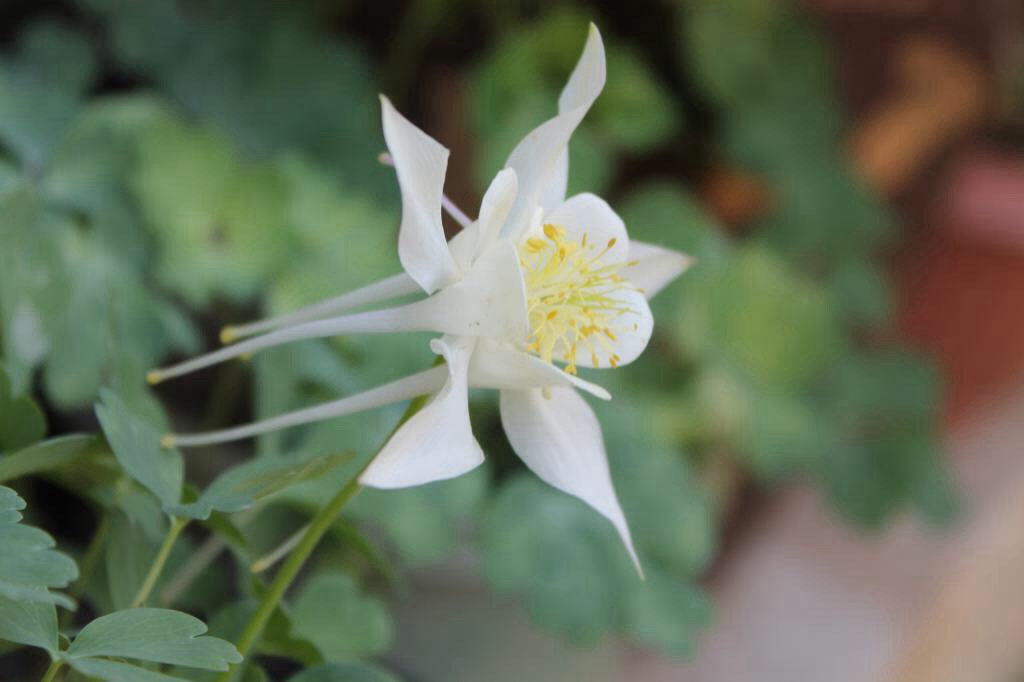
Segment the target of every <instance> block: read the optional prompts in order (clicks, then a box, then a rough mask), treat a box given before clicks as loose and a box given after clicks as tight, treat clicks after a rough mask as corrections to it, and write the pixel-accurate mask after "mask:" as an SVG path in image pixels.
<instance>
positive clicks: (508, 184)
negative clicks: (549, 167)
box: [476, 168, 519, 254]
mask: <svg viewBox="0 0 1024 682" xmlns="http://www.w3.org/2000/svg"><path fill="white" fill-rule="evenodd" d="M518 191H519V181H518V178H517V176H516V172H515V171H514V170H512V169H511V168H505V169H503V170H501V171H498V174H497V175H495V176H494V180H492V181H491V185H490V187H488V188H487V192H486V193H485V194H484V198H483V201H482V202H480V217H479V218H477V222H479V224H480V234H479V237H478V241H477V247H476V252H477V253H478V254H480V253H483V252H484V251H486V250H487V249H488V248H490V246H491V244H493V243H494V240H495V239H497V238H498V234H499V233H500V232H501V228H502V226H503V225H504V224H505V219H506V218H507V217H508V214H509V211H510V210H512V204H513V203H514V202H515V200H516V193H517V192H518Z"/></svg>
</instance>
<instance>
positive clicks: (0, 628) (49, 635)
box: [0, 590, 59, 654]
mask: <svg viewBox="0 0 1024 682" xmlns="http://www.w3.org/2000/svg"><path fill="white" fill-rule="evenodd" d="M40 592H45V590H40ZM0 640H6V641H8V642H14V643H15V644H25V645H27V646H34V647H39V648H40V649H45V650H46V651H48V652H50V653H51V654H56V653H57V650H58V648H59V647H58V644H57V609H56V608H55V607H54V605H53V604H51V603H47V602H46V601H45V595H44V594H40V596H39V598H38V599H32V600H29V601H21V600H16V599H9V598H7V597H5V596H2V595H0Z"/></svg>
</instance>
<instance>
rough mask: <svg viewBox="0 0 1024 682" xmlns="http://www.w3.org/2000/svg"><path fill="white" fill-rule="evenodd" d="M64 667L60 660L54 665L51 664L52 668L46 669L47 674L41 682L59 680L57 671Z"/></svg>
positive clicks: (53, 663)
mask: <svg viewBox="0 0 1024 682" xmlns="http://www.w3.org/2000/svg"><path fill="white" fill-rule="evenodd" d="M63 665H64V661H62V660H60V659H56V660H54V661H53V662H52V663H50V667H49V668H47V669H46V674H45V675H43V679H42V680H40V681H39V682H53V681H54V680H55V679H57V671H58V670H60V669H61V666H63Z"/></svg>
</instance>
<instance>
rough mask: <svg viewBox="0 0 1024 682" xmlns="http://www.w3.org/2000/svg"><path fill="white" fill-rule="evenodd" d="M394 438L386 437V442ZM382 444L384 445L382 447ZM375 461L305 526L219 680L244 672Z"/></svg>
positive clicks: (419, 402) (415, 407) (412, 407)
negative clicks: (302, 572) (297, 580)
mask: <svg viewBox="0 0 1024 682" xmlns="http://www.w3.org/2000/svg"><path fill="white" fill-rule="evenodd" d="M426 402H427V397H426V396H420V397H418V398H416V399H414V400H413V401H412V402H411V403H410V404H409V407H408V409H406V411H405V414H404V415H402V418H401V419H400V420H399V421H398V424H396V425H395V428H394V429H393V430H392V432H391V434H392V435H393V434H394V433H395V431H397V430H398V428H399V427H400V426H401V425H402V424H404V423H405V422H406V421H408V419H409V418H410V417H412V416H413V415H414V414H416V413H417V412H419V411H420V410H421V409H422V408H423V406H424V405H425V404H426ZM390 439H391V436H390V435H389V436H388V438H386V439H385V440H384V442H385V443H387V441H388V440H390ZM382 447H383V446H382ZM372 461H373V458H372V457H371V458H370V459H369V460H367V463H366V464H365V465H363V467H362V468H361V469H360V470H359V471H358V472H356V473H355V475H353V476H352V478H351V479H349V481H348V482H347V483H346V484H345V485H344V486H343V487H342V488H341V490H339V491H338V492H337V494H335V496H334V497H333V498H331V500H330V501H329V502H328V503H327V504H326V505H324V506H323V507H321V509H320V511H318V512H317V514H316V516H314V517H313V520H312V521H310V523H309V526H307V527H306V532H305V533H304V534H303V536H302V539H301V540H299V543H298V544H297V545H296V547H295V550H294V551H293V552H292V553H291V554H289V555H288V558H287V559H286V560H285V562H284V563H283V564H282V565H281V568H280V570H278V572H277V574H275V575H274V580H273V581H272V582H271V583H270V586H269V587H268V588H267V590H266V592H264V593H263V597H262V598H261V599H260V603H259V606H258V607H257V608H256V612H255V613H253V614H252V616H251V617H250V618H249V622H248V623H246V625H245V629H244V630H242V634H241V636H240V637H239V638H238V642H237V643H236V645H235V646H236V647H237V648H238V652H239V653H240V654H242V658H243V661H242V662H241V663H239V664H237V665H235V666H232V667H231V668H229V669H228V670H226V671H225V672H223V673H221V674H220V675H218V676H217V680H216V682H234V680H237V679H238V676H239V675H240V674H241V673H242V670H243V669H244V668H245V664H246V660H245V659H247V658H248V657H249V654H250V652H252V649H253V647H254V646H255V645H256V642H257V640H258V639H259V638H260V635H262V634H263V628H264V627H266V625H267V621H269V620H270V616H271V615H272V614H273V613H274V609H276V608H277V605H278V604H279V603H280V601H281V599H282V598H283V597H284V593H285V592H287V591H288V588H289V587H290V586H291V584H292V581H294V580H295V577H296V576H297V575H298V574H299V571H300V570H302V567H303V566H304V565H305V563H306V560H307V559H309V556H310V555H311V554H312V553H313V550H314V549H315V548H316V546H317V544H318V543H319V542H320V539H321V538H323V536H324V534H325V533H326V532H327V531H328V529H330V527H331V525H332V524H333V523H334V522H335V520H337V518H338V515H339V514H341V510H342V509H344V508H345V505H347V504H348V503H349V502H351V501H352V498H354V497H355V496H356V495H357V494H358V493H359V491H360V490H362V486H361V485H359V476H360V474H362V473H363V471H364V470H365V469H366V467H367V466H369V463H370V462H372Z"/></svg>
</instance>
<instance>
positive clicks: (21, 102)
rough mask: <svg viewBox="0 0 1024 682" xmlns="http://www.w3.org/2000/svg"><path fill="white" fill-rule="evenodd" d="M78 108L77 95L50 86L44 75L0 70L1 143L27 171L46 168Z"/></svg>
mask: <svg viewBox="0 0 1024 682" xmlns="http://www.w3.org/2000/svg"><path fill="white" fill-rule="evenodd" d="M78 106H79V102H78V97H77V94H76V93H74V92H72V91H69V90H68V89H66V88H65V87H62V85H61V84H59V83H53V82H48V81H47V80H46V78H45V76H43V75H42V74H39V73H33V72H32V70H31V69H21V70H16V69H9V68H0V143H3V144H4V145H6V147H7V148H8V149H10V150H11V151H12V152H13V154H14V156H15V158H17V160H18V162H19V163H20V164H21V166H22V168H23V169H25V170H28V171H31V172H39V171H40V170H42V169H43V168H45V166H46V161H47V159H48V158H49V156H50V153H51V152H52V150H53V148H54V146H55V145H56V144H57V142H58V141H59V139H60V133H61V131H62V130H63V129H64V128H65V127H66V126H67V125H68V123H69V122H70V121H71V120H72V118H74V116H75V113H76V112H77V110H78Z"/></svg>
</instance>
